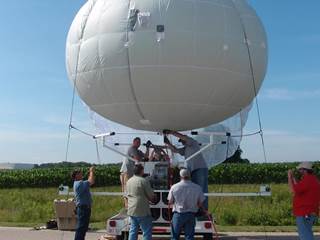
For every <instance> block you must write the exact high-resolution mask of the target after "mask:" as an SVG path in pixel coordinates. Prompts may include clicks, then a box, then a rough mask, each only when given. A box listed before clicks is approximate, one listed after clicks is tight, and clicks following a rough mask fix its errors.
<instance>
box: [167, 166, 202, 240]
mask: <svg viewBox="0 0 320 240" xmlns="http://www.w3.org/2000/svg"><path fill="white" fill-rule="evenodd" d="M180 177H181V181H180V182H179V183H176V184H174V185H173V186H172V187H171V189H170V191H169V195H168V201H169V204H170V205H173V217H172V225H171V239H172V240H178V239H179V237H180V233H181V229H182V228H183V229H184V234H185V239H186V240H194V228H195V223H196V222H195V214H196V213H197V212H198V210H199V208H202V203H203V201H204V200H205V197H204V194H203V192H202V190H201V187H200V186H199V185H198V184H195V183H193V182H191V181H190V172H189V171H188V170H187V169H182V170H180Z"/></svg>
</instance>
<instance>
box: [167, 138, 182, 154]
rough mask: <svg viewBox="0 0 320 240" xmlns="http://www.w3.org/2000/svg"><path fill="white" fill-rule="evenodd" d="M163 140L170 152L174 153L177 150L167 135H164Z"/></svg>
mask: <svg viewBox="0 0 320 240" xmlns="http://www.w3.org/2000/svg"><path fill="white" fill-rule="evenodd" d="M163 141H164V143H165V144H166V145H167V146H168V148H169V149H170V150H171V151H172V152H174V153H177V152H178V149H177V148H176V147H175V146H174V145H173V144H172V143H171V142H170V140H169V138H168V137H167V136H164V139H163Z"/></svg>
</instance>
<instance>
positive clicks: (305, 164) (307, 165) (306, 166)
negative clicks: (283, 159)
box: [297, 162, 312, 170]
mask: <svg viewBox="0 0 320 240" xmlns="http://www.w3.org/2000/svg"><path fill="white" fill-rule="evenodd" d="M301 168H304V169H309V170H312V163H311V162H302V163H300V164H299V165H298V166H297V169H301Z"/></svg>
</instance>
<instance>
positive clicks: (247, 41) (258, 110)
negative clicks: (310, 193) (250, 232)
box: [232, 1, 268, 239]
mask: <svg viewBox="0 0 320 240" xmlns="http://www.w3.org/2000/svg"><path fill="white" fill-rule="evenodd" d="M232 4H233V7H234V9H235V10H236V12H237V14H238V16H239V19H240V24H241V27H242V30H243V35H244V40H245V45H246V48H247V52H248V58H249V66H250V72H251V76H252V84H253V90H254V95H255V105H256V109H257V115H258V122H259V130H260V131H259V133H260V138H261V144H262V148H263V157H264V162H265V163H267V155H266V149H265V142H264V137H263V130H262V123H261V114H260V107H259V102H258V97H257V86H256V79H255V75H254V70H253V63H252V56H251V51H250V47H249V39H248V35H247V31H246V28H245V25H244V23H243V20H242V18H241V14H240V12H239V10H238V8H237V6H236V4H235V3H234V1H232ZM260 208H261V212H262V213H264V209H263V206H262V202H261V205H260ZM263 229H264V234H265V236H264V237H265V239H268V236H267V232H266V227H265V225H264V224H263Z"/></svg>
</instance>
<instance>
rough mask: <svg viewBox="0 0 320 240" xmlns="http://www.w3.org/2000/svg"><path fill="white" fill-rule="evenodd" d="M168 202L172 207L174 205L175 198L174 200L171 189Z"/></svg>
mask: <svg viewBox="0 0 320 240" xmlns="http://www.w3.org/2000/svg"><path fill="white" fill-rule="evenodd" d="M167 200H168V204H169V205H172V204H173V203H174V198H173V194H172V190H171V189H170V191H169V194H168V197H167Z"/></svg>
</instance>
